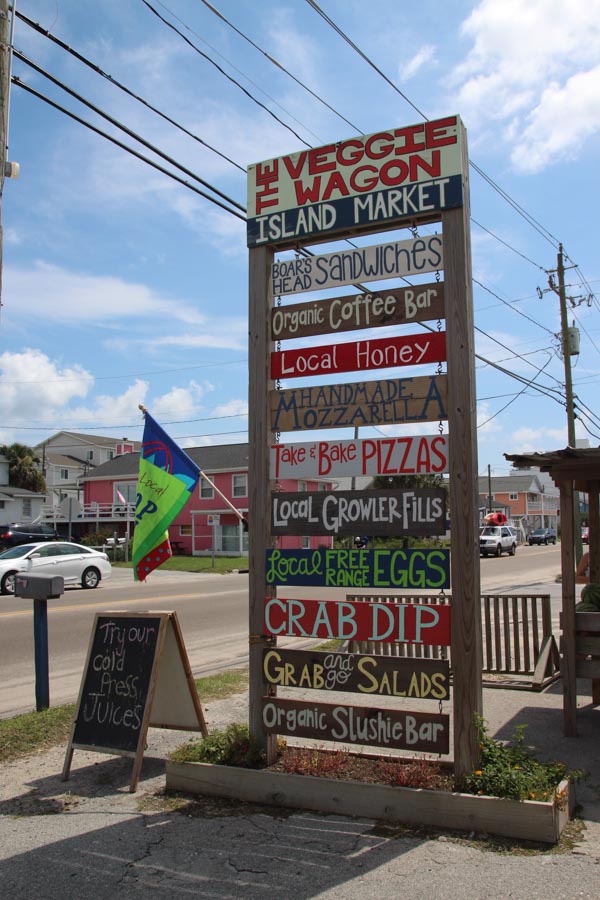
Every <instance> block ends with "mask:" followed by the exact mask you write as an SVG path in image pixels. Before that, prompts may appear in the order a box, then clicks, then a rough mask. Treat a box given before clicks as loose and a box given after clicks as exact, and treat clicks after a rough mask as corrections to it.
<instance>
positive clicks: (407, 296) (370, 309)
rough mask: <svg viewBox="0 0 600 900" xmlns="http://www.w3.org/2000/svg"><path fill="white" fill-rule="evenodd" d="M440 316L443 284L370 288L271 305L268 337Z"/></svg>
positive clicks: (359, 327) (428, 319) (346, 329)
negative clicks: (353, 292)
mask: <svg viewBox="0 0 600 900" xmlns="http://www.w3.org/2000/svg"><path fill="white" fill-rule="evenodd" d="M443 318H444V285H443V282H433V283H430V284H418V285H414V287H405V288H390V289H386V290H385V291H373V293H372V294H347V295H346V296H345V297H333V298H330V299H328V300H313V301H311V302H309V303H294V304H293V305H288V306H275V307H273V309H272V310H271V337H272V339H273V340H274V341H283V340H286V339H288V338H296V337H310V336H311V335H315V334H328V333H329V332H333V333H335V334H339V333H341V332H345V331H357V330H359V329H363V328H378V327H381V326H384V325H407V324H410V323H412V322H428V321H430V320H432V319H443Z"/></svg>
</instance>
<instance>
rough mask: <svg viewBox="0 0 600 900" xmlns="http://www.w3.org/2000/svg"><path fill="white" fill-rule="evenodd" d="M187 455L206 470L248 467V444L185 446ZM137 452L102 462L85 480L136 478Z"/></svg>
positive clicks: (241, 469) (234, 469)
mask: <svg viewBox="0 0 600 900" xmlns="http://www.w3.org/2000/svg"><path fill="white" fill-rule="evenodd" d="M185 452H186V453H187V454H188V456H189V457H190V458H191V459H192V460H193V461H194V462H195V463H196V464H197V465H199V466H200V468H201V469H203V470H204V471H206V472H213V473H214V472H234V471H246V470H247V469H248V444H221V445H218V446H216V445H215V446H207V447H186V448H185ZM139 459H140V454H139V453H123V454H122V455H121V456H115V457H114V459H110V460H108V462H105V463H102V465H100V466H97V467H96V468H95V469H94V472H93V474H91V475H89V476H88V478H87V479H85V480H91V481H96V480H97V479H99V478H113V479H115V478H128V477H135V478H137V474H138V468H139Z"/></svg>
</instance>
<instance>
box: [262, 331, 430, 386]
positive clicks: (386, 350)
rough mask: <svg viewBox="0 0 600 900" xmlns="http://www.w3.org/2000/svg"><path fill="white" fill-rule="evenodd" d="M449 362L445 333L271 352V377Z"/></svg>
mask: <svg viewBox="0 0 600 900" xmlns="http://www.w3.org/2000/svg"><path fill="white" fill-rule="evenodd" d="M445 359H446V335H445V333H444V332H442V331H439V332H438V331H435V332H431V333H423V334H407V335H404V336H403V337H389V338H379V339H378V340H375V341H352V342H348V343H345V344H327V345H326V346H324V347H303V348H302V349H300V350H281V351H277V352H274V353H271V378H299V377H301V376H306V375H330V374H331V373H334V374H335V373H337V372H362V371H369V370H371V369H395V368H397V367H399V366H418V365H421V364H422V363H431V362H443V361H444V360H445Z"/></svg>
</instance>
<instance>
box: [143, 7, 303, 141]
mask: <svg viewBox="0 0 600 900" xmlns="http://www.w3.org/2000/svg"><path fill="white" fill-rule="evenodd" d="M141 2H142V3H143V4H144V6H146V7H147V8H148V9H149V10H150V12H151V13H153V14H154V15H155V16H156V17H157V19H160V21H161V22H162V23H163V24H164V25H165V26H166V27H167V28H170V29H171V30H172V31H174V32H175V34H178V35H179V37H180V38H181V40H182V41H185V43H186V44H187V45H188V46H189V47H191V48H192V50H195V52H196V53H198V54H199V55H200V56H201V57H202V58H203V59H205V60H206V61H207V62H209V63H210V64H211V66H214V67H215V69H217V70H218V71H219V72H220V73H221V75H223V76H224V77H225V78H227V80H228V81H230V82H231V83H232V84H234V85H235V86H236V87H237V88H239V89H240V91H242V92H243V93H244V94H245V95H246V96H247V97H248V98H249V99H250V100H252V102H253V103H256V105H257V106H260V108H261V109H264V111H265V112H266V113H268V114H269V115H270V116H272V117H273V118H274V119H275V121H276V122H279V124H280V125H283V127H284V128H287V130H288V131H290V132H291V133H292V134H293V135H294V137H296V138H298V140H299V141H301V142H302V143H303V144H304V145H305V146H306V147H310V144H309V143H308V141H305V140H304V138H301V137H300V135H299V134H298V132H297V131H294V129H293V128H292V127H291V125H287V124H286V123H285V122H284V121H282V119H280V118H279V116H276V115H275V113H274V112H273V111H272V110H271V109H269V107H268V106H265V104H264V103H261V101H260V100H258V99H257V98H256V97H254V96H253V94H251V93H250V91H248V90H246V88H245V87H244V86H243V85H242V84H240V83H239V81H236V79H235V78H233V77H232V76H231V75H229V74H228V73H227V72H226V71H225V69H223V68H221V66H220V65H219V64H218V63H216V62H215V61H214V59H211V58H210V56H209V55H208V54H207V53H204V51H203V50H200V48H199V47H196V45H195V44H194V43H193V42H192V41H190V39H189V38H188V37H186V36H185V34H183V32H181V31H180V30H179V28H176V27H175V25H173V24H172V23H171V22H169V21H168V20H167V19H165V18H164V16H161V14H160V13H159V12H158V10H157V9H154V7H153V6H152V5H151V4H150V3H148V0H141ZM303 127H304V126H303Z"/></svg>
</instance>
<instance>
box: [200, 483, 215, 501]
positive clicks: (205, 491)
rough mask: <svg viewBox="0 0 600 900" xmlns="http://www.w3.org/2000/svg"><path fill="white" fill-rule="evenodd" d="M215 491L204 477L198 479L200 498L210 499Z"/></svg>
mask: <svg viewBox="0 0 600 900" xmlns="http://www.w3.org/2000/svg"><path fill="white" fill-rule="evenodd" d="M214 495H215V492H214V490H213V486H212V484H210V483H209V482H208V481H207V480H206V479H205V478H201V479H200V497H201V498H202V500H212V498H213V497H214Z"/></svg>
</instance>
